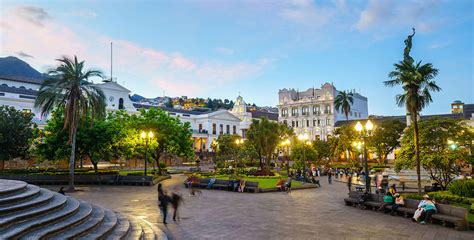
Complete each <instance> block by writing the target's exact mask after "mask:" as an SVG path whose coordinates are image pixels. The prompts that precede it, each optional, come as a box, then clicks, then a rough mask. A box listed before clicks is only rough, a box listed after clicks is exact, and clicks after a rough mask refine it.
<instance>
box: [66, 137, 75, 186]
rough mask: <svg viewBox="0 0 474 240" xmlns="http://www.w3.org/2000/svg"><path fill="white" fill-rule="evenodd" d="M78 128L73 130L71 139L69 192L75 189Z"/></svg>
mask: <svg viewBox="0 0 474 240" xmlns="http://www.w3.org/2000/svg"><path fill="white" fill-rule="evenodd" d="M75 150H76V129H74V130H73V132H72V141H71V156H70V158H69V186H68V189H67V190H68V192H71V191H74V190H75V189H74V167H75V166H74V165H75V154H76V151H75Z"/></svg>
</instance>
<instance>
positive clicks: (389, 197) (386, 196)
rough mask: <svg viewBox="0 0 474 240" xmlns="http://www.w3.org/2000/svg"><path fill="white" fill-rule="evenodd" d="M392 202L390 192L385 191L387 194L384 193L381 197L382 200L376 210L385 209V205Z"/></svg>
mask: <svg viewBox="0 0 474 240" xmlns="http://www.w3.org/2000/svg"><path fill="white" fill-rule="evenodd" d="M392 204H393V196H392V194H391V193H390V192H387V194H385V196H384V197H383V202H382V204H381V205H380V207H379V209H378V210H379V211H382V210H385V207H386V206H390V205H392Z"/></svg>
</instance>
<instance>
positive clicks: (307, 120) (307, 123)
mask: <svg viewBox="0 0 474 240" xmlns="http://www.w3.org/2000/svg"><path fill="white" fill-rule="evenodd" d="M306 127H309V119H306Z"/></svg>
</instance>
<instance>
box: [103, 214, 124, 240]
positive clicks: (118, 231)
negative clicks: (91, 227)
mask: <svg viewBox="0 0 474 240" xmlns="http://www.w3.org/2000/svg"><path fill="white" fill-rule="evenodd" d="M115 214H116V215H117V220H118V222H117V225H115V227H114V229H113V231H112V232H110V234H109V235H108V236H107V237H106V238H105V239H107V240H114V239H123V238H124V237H125V235H127V233H128V231H129V230H130V221H129V220H128V219H127V218H126V217H125V216H123V215H122V214H120V213H115Z"/></svg>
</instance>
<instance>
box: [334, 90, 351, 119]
mask: <svg viewBox="0 0 474 240" xmlns="http://www.w3.org/2000/svg"><path fill="white" fill-rule="evenodd" d="M352 103H354V98H353V94H352V93H351V92H346V91H342V92H339V93H338V94H337V96H336V98H335V99H334V107H336V109H337V110H338V111H341V112H344V115H346V121H349V112H350V111H351V105H352Z"/></svg>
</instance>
